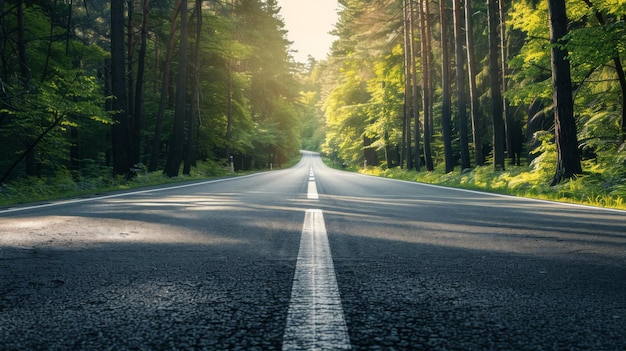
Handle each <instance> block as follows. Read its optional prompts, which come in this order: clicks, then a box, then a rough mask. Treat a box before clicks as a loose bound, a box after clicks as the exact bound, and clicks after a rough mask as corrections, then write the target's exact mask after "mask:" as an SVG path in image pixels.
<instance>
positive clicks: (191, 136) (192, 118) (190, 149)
mask: <svg viewBox="0 0 626 351" xmlns="http://www.w3.org/2000/svg"><path fill="white" fill-rule="evenodd" d="M201 40H202V0H196V42H195V45H194V48H193V57H192V62H193V63H192V64H193V71H192V72H193V74H192V77H191V111H190V113H189V120H188V124H189V125H188V128H187V148H186V150H187V153H186V155H185V165H184V166H183V174H187V175H189V174H190V173H191V166H193V165H195V162H196V130H197V128H196V125H197V124H198V121H199V120H200V106H199V105H200V89H199V85H200V41H201Z"/></svg>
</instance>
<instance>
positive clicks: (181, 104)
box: [163, 0, 187, 177]
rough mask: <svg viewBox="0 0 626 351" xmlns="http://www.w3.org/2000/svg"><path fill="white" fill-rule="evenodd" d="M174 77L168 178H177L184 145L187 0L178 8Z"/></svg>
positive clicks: (167, 165) (166, 172)
mask: <svg viewBox="0 0 626 351" xmlns="http://www.w3.org/2000/svg"><path fill="white" fill-rule="evenodd" d="M176 74H177V77H176V106H175V107H174V130H173V131H172V137H171V138H170V149H169V153H168V155H167V161H166V163H165V169H164V170H163V173H165V174H166V175H167V176H168V177H176V176H178V172H179V170H180V163H181V162H182V160H183V152H184V146H185V145H184V143H185V114H186V108H187V106H186V105H187V104H186V95H187V0H182V2H181V7H180V45H179V52H178V69H177V73H176Z"/></svg>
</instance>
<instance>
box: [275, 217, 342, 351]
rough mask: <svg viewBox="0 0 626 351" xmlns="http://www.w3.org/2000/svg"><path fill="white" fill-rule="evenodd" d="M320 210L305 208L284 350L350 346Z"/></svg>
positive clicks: (333, 348) (331, 348) (339, 348)
mask: <svg viewBox="0 0 626 351" xmlns="http://www.w3.org/2000/svg"><path fill="white" fill-rule="evenodd" d="M351 348H352V346H351V345H350V338H349V336H348V328H347V327H346V322H345V319H344V314H343V308H342V306H341V298H340V296H339V288H338V287H337V277H336V276H335V267H334V265H333V260H332V256H331V253H330V246H329V244H328V236H327V233H326V225H325V223H324V216H323V214H322V210H318V209H311V210H307V211H306V214H305V217H304V225H303V228H302V237H301V239H300V250H299V252H298V259H297V262H296V272H295V275H294V279H293V288H292V290H291V300H290V302H289V311H288V312H287V325H286V328H285V334H284V336H283V350H350V349H351Z"/></svg>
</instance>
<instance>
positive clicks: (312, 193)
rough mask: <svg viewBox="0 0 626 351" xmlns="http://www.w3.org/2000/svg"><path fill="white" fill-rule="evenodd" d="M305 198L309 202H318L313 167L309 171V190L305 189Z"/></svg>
mask: <svg viewBox="0 0 626 351" xmlns="http://www.w3.org/2000/svg"><path fill="white" fill-rule="evenodd" d="M306 198H307V199H309V200H319V198H320V197H319V195H318V194H317V186H316V185H315V173H313V167H311V168H310V170H309V188H308V189H307V193H306Z"/></svg>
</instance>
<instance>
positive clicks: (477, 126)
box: [465, 0, 485, 166]
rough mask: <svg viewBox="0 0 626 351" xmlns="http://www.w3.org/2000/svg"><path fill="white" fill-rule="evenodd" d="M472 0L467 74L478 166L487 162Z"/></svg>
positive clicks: (467, 4)
mask: <svg viewBox="0 0 626 351" xmlns="http://www.w3.org/2000/svg"><path fill="white" fill-rule="evenodd" d="M472 15H473V13H472V0H465V36H466V47H467V74H468V77H469V84H468V86H469V96H470V113H471V116H472V117H471V120H472V137H473V141H474V162H476V166H482V165H483V164H484V163H485V156H484V155H483V131H482V116H481V113H480V106H479V100H478V90H477V88H476V75H477V71H476V60H475V57H474V29H473V27H474V26H473V23H472V22H473V21H472Z"/></svg>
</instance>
